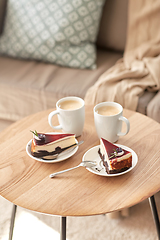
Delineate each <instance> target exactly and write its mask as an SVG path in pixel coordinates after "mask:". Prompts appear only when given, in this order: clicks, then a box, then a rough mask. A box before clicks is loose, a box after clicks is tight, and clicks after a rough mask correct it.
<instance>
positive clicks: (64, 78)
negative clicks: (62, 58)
mask: <svg viewBox="0 0 160 240" xmlns="http://www.w3.org/2000/svg"><path fill="white" fill-rule="evenodd" d="M120 57H122V54H120V53H114V52H109V51H102V50H99V51H98V58H97V59H98V60H97V65H98V67H97V69H96V70H81V69H71V68H64V67H59V66H56V65H52V64H45V63H42V62H35V61H22V60H17V59H12V58H5V57H0V73H1V74H0V118H2V119H8V120H14V121H15V120H18V119H20V118H22V117H24V116H27V115H29V114H32V113H35V112H38V111H41V110H45V109H47V108H54V107H55V103H56V101H57V100H58V99H59V98H62V97H64V96H68V95H76V96H80V97H82V98H84V96H85V93H86V91H87V90H88V88H89V87H90V86H92V85H93V84H94V83H95V82H96V81H97V79H98V78H99V76H100V75H101V74H102V73H103V72H104V71H105V70H107V69H108V68H110V67H111V66H112V65H113V64H114V63H115V62H116V61H117V60H118V59H119V58H120Z"/></svg>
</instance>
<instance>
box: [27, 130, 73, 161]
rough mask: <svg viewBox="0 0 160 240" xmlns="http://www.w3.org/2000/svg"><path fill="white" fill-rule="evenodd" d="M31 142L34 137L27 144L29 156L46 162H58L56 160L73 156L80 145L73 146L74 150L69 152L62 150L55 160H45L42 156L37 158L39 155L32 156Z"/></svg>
mask: <svg viewBox="0 0 160 240" xmlns="http://www.w3.org/2000/svg"><path fill="white" fill-rule="evenodd" d="M56 134H57V133H56ZM31 143H32V139H31V140H30V141H29V142H28V143H27V145H26V152H27V154H28V156H30V157H31V158H33V159H34V160H36V161H39V162H45V163H56V162H61V161H64V160H66V159H68V158H69V157H71V156H73V155H74V154H75V153H76V152H77V150H78V146H76V147H75V148H73V149H72V150H70V151H68V152H67V151H66V152H62V153H61V154H60V155H59V156H58V157H57V158H56V159H55V160H44V159H42V158H37V157H34V156H32V154H31ZM76 143H78V141H77V139H76Z"/></svg>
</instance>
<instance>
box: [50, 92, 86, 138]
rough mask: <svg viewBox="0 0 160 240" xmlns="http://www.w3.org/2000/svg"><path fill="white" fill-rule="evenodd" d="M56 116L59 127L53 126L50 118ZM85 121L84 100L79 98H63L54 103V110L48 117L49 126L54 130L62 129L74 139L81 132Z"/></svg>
mask: <svg viewBox="0 0 160 240" xmlns="http://www.w3.org/2000/svg"><path fill="white" fill-rule="evenodd" d="M56 114H57V115H58V120H59V123H60V125H58V126H53V124H52V118H53V116H55V115H56ZM84 121H85V104H84V100H83V99H82V98H79V97H74V96H73V97H72V96H71V97H64V98H62V99H60V100H59V101H58V102H57V103H56V110H55V111H53V112H51V113H50V114H49V116H48V122H49V125H50V126H51V127H52V128H54V129H57V130H58V129H62V130H63V131H64V132H65V133H73V134H75V135H76V137H78V136H80V135H81V134H82V131H83V127H84Z"/></svg>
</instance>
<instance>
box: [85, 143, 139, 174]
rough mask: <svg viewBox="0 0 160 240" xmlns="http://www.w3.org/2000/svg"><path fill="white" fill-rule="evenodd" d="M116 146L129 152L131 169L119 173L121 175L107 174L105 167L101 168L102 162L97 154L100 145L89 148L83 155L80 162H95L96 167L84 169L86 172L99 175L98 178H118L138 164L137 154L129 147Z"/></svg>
mask: <svg viewBox="0 0 160 240" xmlns="http://www.w3.org/2000/svg"><path fill="white" fill-rule="evenodd" d="M116 146H118V147H121V148H123V149H125V150H127V151H130V152H131V153H132V167H131V168H129V169H128V170H126V171H124V172H121V173H114V174H108V173H107V172H106V170H105V167H104V166H103V162H102V160H101V158H100V156H99V154H98V149H99V148H100V145H98V146H95V147H93V148H90V149H89V150H88V151H87V152H86V153H85V154H84V155H83V159H82V161H88V160H91V161H96V162H97V166H94V167H91V168H86V169H87V170H88V171H90V172H92V173H94V174H97V175H100V176H107V177H114V176H119V175H122V174H125V173H127V172H130V171H131V170H132V169H133V168H134V167H135V166H136V164H137V162H138V156H137V154H136V153H135V152H134V151H133V150H132V149H131V148H129V147H126V146H123V145H120V144H116Z"/></svg>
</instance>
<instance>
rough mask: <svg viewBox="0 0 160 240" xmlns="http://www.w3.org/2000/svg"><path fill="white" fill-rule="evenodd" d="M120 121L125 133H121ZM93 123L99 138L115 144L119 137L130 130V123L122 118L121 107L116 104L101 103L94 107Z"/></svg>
mask: <svg viewBox="0 0 160 240" xmlns="http://www.w3.org/2000/svg"><path fill="white" fill-rule="evenodd" d="M122 121H123V122H125V124H126V131H125V132H121V129H122ZM94 122H95V127H96V131H97V135H98V137H99V138H104V139H106V140H108V141H110V142H116V141H117V140H118V138H119V137H120V136H125V135H126V134H127V133H128V132H129V130H130V123H129V120H128V119H127V118H125V117H124V116H123V107H122V106H121V105H120V104H119V103H116V102H102V103H99V104H97V105H96V106H95V107H94Z"/></svg>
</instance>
